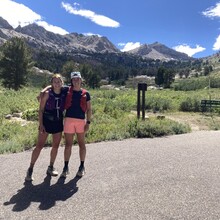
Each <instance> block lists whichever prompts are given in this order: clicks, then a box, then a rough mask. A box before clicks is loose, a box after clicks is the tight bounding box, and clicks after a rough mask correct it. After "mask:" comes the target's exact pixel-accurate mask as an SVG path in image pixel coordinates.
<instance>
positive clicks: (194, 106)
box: [180, 97, 201, 112]
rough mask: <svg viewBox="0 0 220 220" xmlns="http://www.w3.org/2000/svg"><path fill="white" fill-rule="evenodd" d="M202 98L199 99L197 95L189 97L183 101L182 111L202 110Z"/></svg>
mask: <svg viewBox="0 0 220 220" xmlns="http://www.w3.org/2000/svg"><path fill="white" fill-rule="evenodd" d="M200 103H201V100H200V99H197V98H195V97H192V98H191V97H187V98H186V100H184V101H182V103H181V104H180V111H185V112H200V111H201V107H200Z"/></svg>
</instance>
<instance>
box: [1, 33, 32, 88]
mask: <svg viewBox="0 0 220 220" xmlns="http://www.w3.org/2000/svg"><path fill="white" fill-rule="evenodd" d="M1 49H2V55H1V59H0V66H1V71H0V77H1V80H2V85H3V86H4V87H5V88H8V89H14V90H19V89H20V88H21V87H22V86H24V85H26V84H27V80H28V74H29V72H30V68H31V66H32V62H31V53H30V51H29V49H28V47H27V45H26V44H25V42H24V40H23V39H21V38H18V37H14V38H11V39H10V40H9V41H7V42H6V43H5V44H3V46H2V48H1Z"/></svg>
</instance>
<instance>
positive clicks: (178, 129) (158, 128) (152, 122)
mask: <svg viewBox="0 0 220 220" xmlns="http://www.w3.org/2000/svg"><path fill="white" fill-rule="evenodd" d="M128 128H129V133H130V135H131V137H136V138H153V137H160V136H166V135H173V134H183V133H188V132H190V131H191V129H190V127H189V126H188V125H183V124H180V123H178V122H175V121H172V120H169V119H157V118H149V119H148V120H145V121H142V120H133V121H130V124H129V125H128Z"/></svg>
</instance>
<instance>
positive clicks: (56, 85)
mask: <svg viewBox="0 0 220 220" xmlns="http://www.w3.org/2000/svg"><path fill="white" fill-rule="evenodd" d="M62 86H63V79H62V77H61V75H60V74H54V75H53V76H52V78H51V89H49V90H47V91H46V92H45V93H44V95H43V96H42V97H41V99H40V106H39V132H38V141H37V144H36V147H35V148H34V150H33V152H32V155H31V162H30V166H29V168H28V170H27V175H26V178H25V180H26V181H33V176H32V173H33V168H34V165H35V162H36V161H37V159H38V157H39V155H40V152H41V150H42V148H43V147H44V145H45V143H46V140H47V137H48V135H49V134H52V148H51V152H50V164H49V166H48V169H47V174H48V175H51V176H57V175H58V172H57V171H56V169H55V168H54V162H55V159H56V156H57V152H58V147H59V144H60V141H61V138H62V131H63V111H64V107H65V99H66V95H67V90H65V89H62Z"/></svg>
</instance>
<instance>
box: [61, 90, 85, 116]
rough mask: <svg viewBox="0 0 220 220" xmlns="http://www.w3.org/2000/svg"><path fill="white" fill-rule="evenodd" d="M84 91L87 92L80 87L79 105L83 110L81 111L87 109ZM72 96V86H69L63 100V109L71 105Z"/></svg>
mask: <svg viewBox="0 0 220 220" xmlns="http://www.w3.org/2000/svg"><path fill="white" fill-rule="evenodd" d="M86 93H87V90H85V89H82V94H81V99H80V107H81V109H82V110H83V112H86V109H87V101H86V99H87V96H86ZM72 96H73V86H71V87H69V91H68V93H67V96H66V102H65V107H64V108H65V109H68V108H69V107H70V106H71V105H72ZM73 101H74V100H73Z"/></svg>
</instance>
